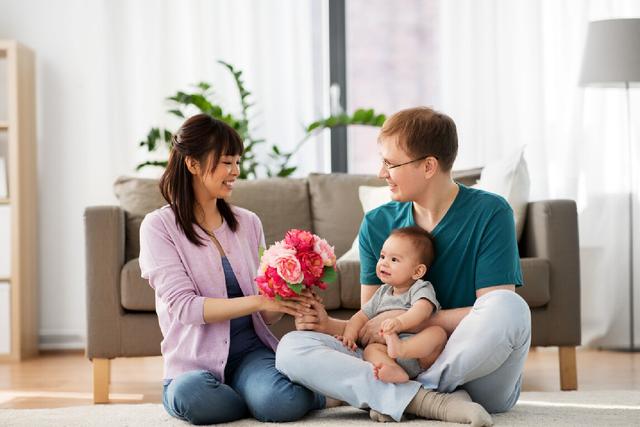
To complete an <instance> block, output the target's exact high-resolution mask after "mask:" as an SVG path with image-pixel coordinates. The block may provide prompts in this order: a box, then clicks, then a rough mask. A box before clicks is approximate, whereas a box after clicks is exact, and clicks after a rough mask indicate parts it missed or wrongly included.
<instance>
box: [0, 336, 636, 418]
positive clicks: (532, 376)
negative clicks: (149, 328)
mask: <svg viewBox="0 0 640 427" xmlns="http://www.w3.org/2000/svg"><path fill="white" fill-rule="evenodd" d="M577 358H578V389H579V390H632V389H635V390H638V389H640V353H622V352H608V351H597V350H586V349H579V350H578V351H577ZM161 377H162V359H161V358H160V357H145V358H134V359H115V360H114V361H113V362H112V367H111V381H112V383H111V395H110V396H111V400H112V401H113V402H122V403H143V402H145V403H146V402H152V403H159V402H160V399H161V385H160V384H161V380H160V378H161ZM559 389H560V386H559V374H558V352H557V350H556V349H553V348H540V349H536V350H534V351H532V352H530V353H529V358H528V360H527V364H526V367H525V375H524V383H523V390H524V391H558V390H559ZM90 404H92V396H91V364H90V362H89V361H88V360H87V359H85V357H84V355H83V353H82V352H46V353H42V354H41V356H40V357H38V358H36V359H31V360H27V361H24V362H22V363H9V364H0V408H53V407H61V406H76V405H90Z"/></svg>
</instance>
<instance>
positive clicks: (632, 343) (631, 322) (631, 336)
mask: <svg viewBox="0 0 640 427" xmlns="http://www.w3.org/2000/svg"><path fill="white" fill-rule="evenodd" d="M624 88H625V94H626V98H627V148H628V151H629V153H628V154H629V346H630V347H629V351H636V346H635V325H634V323H635V322H634V304H633V286H634V280H633V276H634V274H633V273H634V271H633V270H634V257H633V155H632V154H633V153H632V151H633V150H632V146H631V98H630V96H629V82H628V81H625V82H624Z"/></svg>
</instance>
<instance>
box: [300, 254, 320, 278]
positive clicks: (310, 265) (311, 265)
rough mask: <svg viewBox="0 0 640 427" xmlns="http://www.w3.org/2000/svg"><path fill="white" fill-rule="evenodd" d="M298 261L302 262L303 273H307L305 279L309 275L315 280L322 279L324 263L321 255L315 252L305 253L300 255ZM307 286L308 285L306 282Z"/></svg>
mask: <svg viewBox="0 0 640 427" xmlns="http://www.w3.org/2000/svg"><path fill="white" fill-rule="evenodd" d="M298 259H299V260H300V265H301V266H302V271H303V272H304V273H305V277H306V276H307V273H309V274H310V275H311V276H313V277H315V278H320V277H322V272H323V270H324V263H323V262H322V257H321V256H320V255H318V254H317V253H315V252H303V253H298ZM305 284H307V282H306V281H305Z"/></svg>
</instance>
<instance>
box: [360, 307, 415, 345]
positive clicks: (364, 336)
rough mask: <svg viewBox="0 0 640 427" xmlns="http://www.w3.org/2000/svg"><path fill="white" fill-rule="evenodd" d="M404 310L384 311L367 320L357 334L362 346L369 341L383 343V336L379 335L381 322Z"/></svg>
mask: <svg viewBox="0 0 640 427" xmlns="http://www.w3.org/2000/svg"><path fill="white" fill-rule="evenodd" d="M404 312H405V311H404V310H392V311H385V312H384V313H381V314H379V315H377V316H376V317H374V318H373V319H371V320H369V321H368V322H367V323H366V324H365V325H364V326H363V327H362V329H360V333H359V334H358V338H359V341H360V344H362V346H363V347H366V346H367V345H368V344H370V343H374V342H377V343H381V344H384V338H383V337H382V336H380V330H381V329H382V322H384V321H385V320H387V319H392V318H394V317H397V316H398V315H400V314H402V313H404Z"/></svg>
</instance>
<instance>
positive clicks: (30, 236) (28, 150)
mask: <svg viewBox="0 0 640 427" xmlns="http://www.w3.org/2000/svg"><path fill="white" fill-rule="evenodd" d="M0 58H3V62H5V64H3V65H6V70H7V72H6V77H5V76H4V75H3V76H0V85H2V86H4V87H7V88H9V90H8V91H7V92H4V91H3V93H2V96H1V98H2V99H0V102H2V103H4V104H6V105H7V110H8V116H6V117H5V116H3V117H0V134H2V139H3V145H4V141H5V140H6V144H7V147H6V149H5V147H4V146H3V152H5V151H6V152H8V153H12V154H13V155H12V156H9V158H6V159H5V161H6V162H5V163H6V164H5V166H6V173H7V177H6V180H7V182H8V183H9V182H10V183H11V193H10V194H8V195H7V196H8V197H3V198H0V207H2V211H5V210H6V207H5V206H9V207H10V209H11V214H10V218H20V221H15V223H11V224H9V227H11V237H10V242H9V254H10V257H11V263H10V268H9V270H6V269H5V270H4V271H3V275H7V273H8V272H10V274H9V276H10V277H0V281H3V282H8V283H9V287H10V288H11V291H10V292H9V295H8V298H9V300H8V301H6V300H5V299H6V298H7V293H6V292H4V293H3V298H5V299H3V301H2V305H3V306H6V305H7V302H8V305H9V307H10V313H9V316H10V317H8V319H9V321H8V322H5V321H1V322H0V328H3V329H2V333H0V337H3V348H4V347H5V346H6V344H7V343H6V342H4V341H5V337H6V336H7V331H8V332H9V343H8V344H9V346H8V348H9V354H5V355H0V361H7V360H9V361H19V360H23V359H25V358H27V357H30V356H33V355H35V354H37V352H38V310H37V308H36V307H37V306H38V297H37V280H38V277H37V270H36V268H34V265H38V259H37V255H38V248H37V236H36V230H37V226H38V217H37V212H38V209H37V203H38V200H37V182H36V179H35V174H34V173H27V171H34V170H37V167H36V159H37V155H36V150H37V147H36V129H35V110H36V108H35V85H34V83H35V57H34V55H33V52H32V51H31V50H30V49H28V48H27V47H25V46H23V45H21V44H20V43H17V42H16V41H14V40H0ZM3 196H4V194H3ZM2 217H3V218H6V217H7V216H6V215H4V212H3V215H2ZM4 221H6V219H5V220H4ZM7 225H8V224H5V223H3V224H1V225H0V230H6V229H7ZM2 237H3V238H5V236H2ZM4 244H5V242H3V245H4ZM3 261H4V260H3ZM3 264H4V263H3ZM3 290H4V289H3ZM0 318H1V319H3V320H4V319H7V313H6V312H4V311H3V312H2V313H0ZM7 325H10V327H7Z"/></svg>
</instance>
